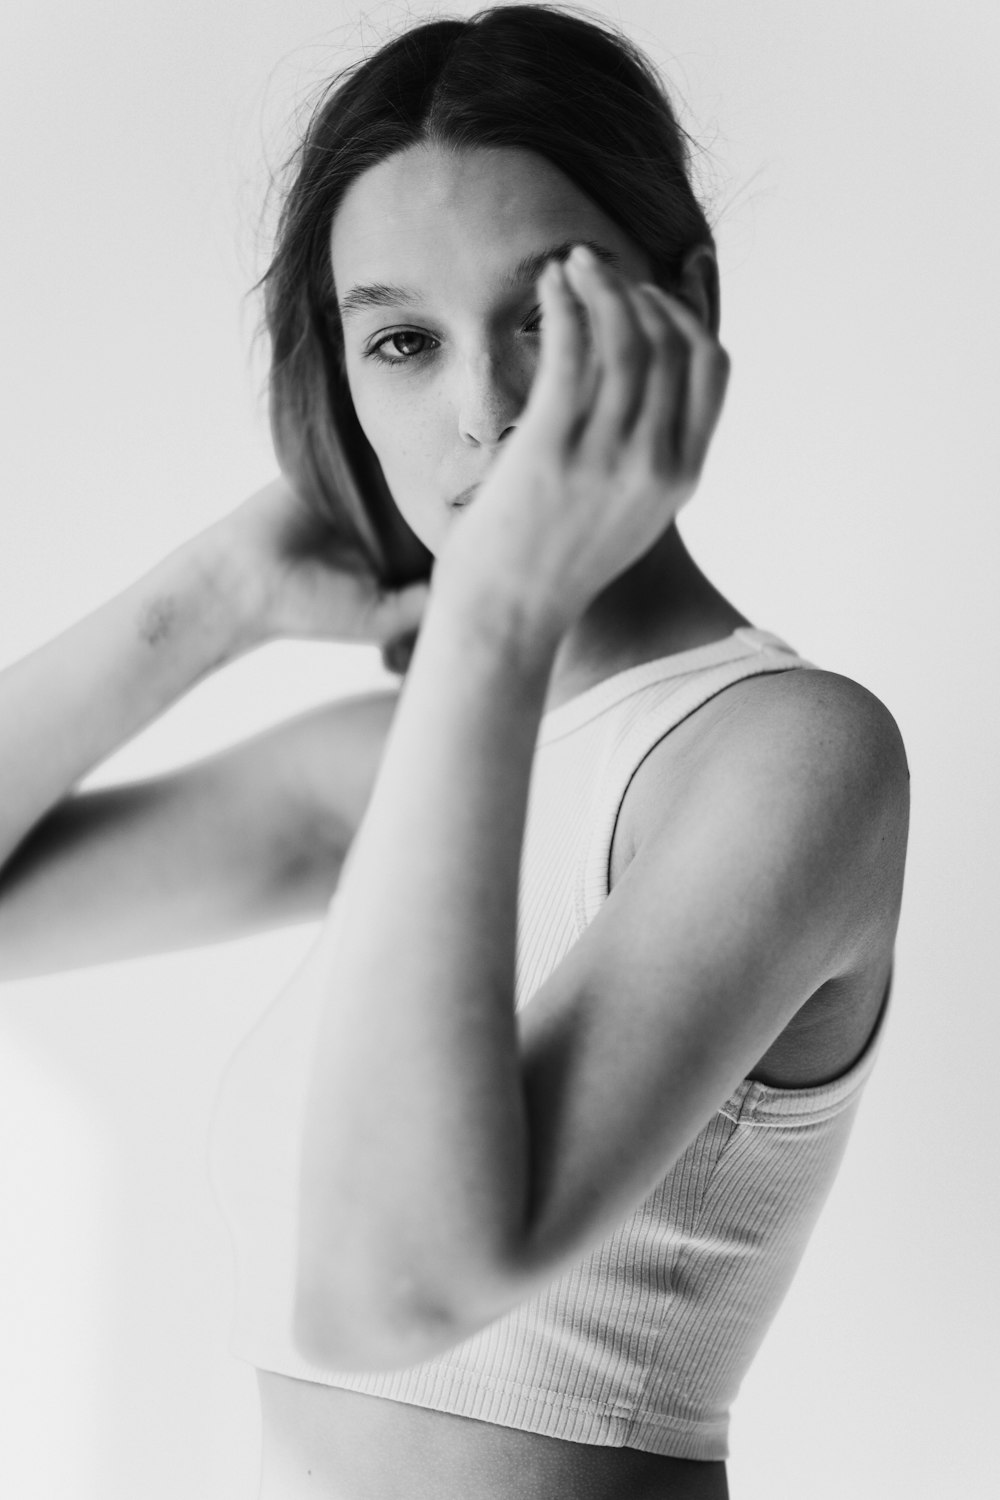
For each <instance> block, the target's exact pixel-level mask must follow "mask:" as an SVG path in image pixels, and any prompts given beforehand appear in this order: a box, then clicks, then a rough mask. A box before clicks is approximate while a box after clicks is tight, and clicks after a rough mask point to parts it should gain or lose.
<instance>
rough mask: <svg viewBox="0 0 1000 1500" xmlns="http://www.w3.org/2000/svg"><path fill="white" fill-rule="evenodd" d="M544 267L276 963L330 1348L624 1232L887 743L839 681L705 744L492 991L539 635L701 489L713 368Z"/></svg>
mask: <svg viewBox="0 0 1000 1500" xmlns="http://www.w3.org/2000/svg"><path fill="white" fill-rule="evenodd" d="M569 278H572V279H571V280H570V279H569ZM570 286H572V289H573V291H574V293H575V294H576V297H577V298H578V299H579V300H580V301H582V302H583V303H584V304H585V306H586V309H587V313H588V318H589V323H590V327H591V330H592V340H593V349H592V351H588V349H587V348H586V346H585V342H584V336H583V334H582V331H581V327H580V323H579V320H578V318H577V316H576V309H575V308H574V305H573V299H572V297H571V296H570ZM542 295H543V307H544V311H545V320H546V322H545V326H546V337H545V343H544V347H543V353H542V361H541V365H540V369H539V374H538V377H537V379H536V382H535V386H534V388H533V391H532V396H531V400H530V402H529V405H528V408H527V409H526V412H525V416H524V420H523V422H522V424H521V427H520V430H519V432H518V433H517V435H516V440H512V442H511V447H510V449H509V450H508V451H507V452H506V453H505V454H504V455H503V457H502V458H501V460H500V461H499V462H498V463H497V464H496V465H495V467H494V470H493V471H491V475H490V478H489V480H488V481H487V483H486V485H484V487H483V489H482V490H481V491H480V493H479V495H478V496H477V497H476V500H475V502H474V504H473V506H472V507H471V508H470V511H469V513H468V514H467V515H463V516H462V517H461V519H460V520H459V521H458V523H457V525H456V527H455V533H454V535H453V536H452V537H451V538H450V539H449V542H448V546H447V548H446V549H445V551H444V553H443V555H442V557H441V558H440V559H439V564H438V569H437V573H436V576H435V585H434V590H433V594H432V601H431V605H430V608H429V610H428V613H427V616H426V618H425V622H424V625H423V628H422V631H421V636H420V641H419V644H418V647H417V652H416V655H415V657H414V662H413V665H412V667H411V671H410V676H409V678H408V681H407V683H406V685H405V687H404V690H403V694H402V700H401V702H400V706H399V709H398V712H397V717H396V721H395V724H394V726H393V730H392V733H391V736H390V740H389V744H388V747H387V750H386V754H385V758H384V761H383V765H382V769H381V771H380V775H379V779H378V783H377V786H376V789H375V792H374V794H373V797H372V801H371V803H370V805H369V808H368V812H367V814H366V817H365V820H364V823H363V825H362V828H361V830H360V832H359V834H358V835H357V838H356V841H355V845H354V850H353V855H352V863H351V865H350V867H349V869H348V871H347V872H346V874H345V877H344V879H343V882H342V887H341V892H340V895H339V896H338V903H337V909H336V912H335V915H334V918H333V920H332V922H331V924H330V925H329V926H328V928H327V929H326V931H325V932H324V934H323V936H322V938H321V940H320V942H319V943H318V945H317V947H316V949H315V950H314V952H313V954H312V955H311V956H310V958H309V960H308V961H307V963H306V965H305V967H304V968H303V970H302V971H301V972H300V974H299V975H298V976H297V978H296V980H295V981H293V982H294V983H296V984H303V985H308V986H311V987H313V986H318V987H319V988H320V990H321V993H322V996H323V1019H322V1023H321V1029H320V1033H319V1037H318V1044H317V1050H316V1057H315V1064H314V1071H313V1078H312V1087H311V1094H310V1101H309V1107H308V1111H307V1117H306V1126H305V1141H304V1147H303V1175H302V1190H301V1214H300V1247H301V1248H300V1266H299V1273H300V1274H299V1285H298V1287H297V1336H298V1338H299V1341H300V1343H301V1345H302V1346H303V1348H304V1349H306V1350H307V1351H308V1352H309V1353H310V1354H311V1355H312V1356H313V1357H314V1358H316V1359H318V1360H319V1361H321V1362H322V1363H324V1364H326V1365H328V1366H331V1367H334V1368H342V1369H351V1368H356V1369H376V1368H391V1367H399V1366H406V1365H411V1364H414V1363H416V1362H418V1361H419V1360H421V1359H423V1358H427V1357H429V1356H431V1355H433V1354H436V1353H439V1352H441V1351H443V1350H444V1349H446V1348H448V1347H450V1346H452V1345H454V1344H455V1343H458V1342H459V1341H460V1340H461V1339H463V1338H465V1337H468V1336H469V1335H470V1334H472V1333H473V1332H475V1331H476V1330H477V1329H478V1328H480V1327H482V1326H483V1325H484V1324H486V1323H487V1322H489V1321H491V1320H492V1319H493V1318H496V1317H498V1316H500V1315H501V1314H502V1313H503V1312H505V1311H507V1310H509V1309H510V1308H511V1307H512V1306H513V1305H515V1304H516V1303H518V1302H519V1301H522V1300H524V1299H525V1298H526V1297H528V1296H530V1295H531V1294H532V1293H534V1292H535V1291H537V1290H539V1289H540V1288H541V1286H542V1285H543V1284H544V1283H545V1282H547V1281H549V1280H551V1279H552V1278H553V1277H554V1276H555V1275H557V1274H558V1273H559V1272H560V1271H561V1270H562V1269H564V1268H565V1267H566V1266H567V1265H568V1264H570V1263H572V1262H573V1261H574V1260H578V1259H580V1258H581V1257H582V1256H583V1255H585V1254H586V1253H587V1251H588V1250H590V1249H592V1248H593V1247H594V1246H596V1245H597V1244H598V1243H599V1242H600V1241H601V1240H602V1239H603V1238H605V1237H606V1236H607V1235H608V1234H609V1233H611V1232H612V1231H613V1230H614V1228H615V1227H616V1226H617V1224H618V1223H620V1222H621V1221H622V1220H623V1219H624V1217H625V1216H626V1215H627V1214H628V1212H629V1211H630V1210H631V1209H632V1208H634V1207H635V1206H636V1205H637V1204H638V1203H639V1202H640V1201H641V1199H642V1198H643V1197H644V1196H645V1195H646V1194H647V1193H648V1191H649V1190H650V1189H651V1188H652V1186H653V1185H654V1184H655V1182H656V1181H657V1180H658V1178H659V1177H661V1176H662V1175H663V1173H664V1172H665V1171H666V1170H667V1169H668V1167H669V1165H670V1162H671V1161H672V1160H674V1159H675V1158H676V1156H677V1155H678V1154H679V1153H680V1151H681V1150H682V1149H683V1148H684V1146H685V1145H686V1144H687V1142H688V1141H689V1140H690V1139H691V1138H692V1136H693V1135H694V1134H695V1133H696V1132H697V1130H698V1129H700V1128H701V1127H702V1125H703V1124H704V1123H705V1120H706V1119H707V1118H708V1117H709V1116H710V1114H711V1112H712V1110H713V1109H714V1108H716V1107H717V1105H718V1103H719V1102H720V1100H721V1099H723V1098H724V1097H726V1095H727V1094H728V1092H730V1091H731V1088H732V1087H733V1086H734V1085H735V1083H736V1082H737V1081H738V1080H739V1079H740V1078H741V1077H742V1076H743V1075H744V1074H745V1072H746V1071H748V1070H749V1068H750V1067H751V1066H752V1065H753V1063H754V1062H755V1061H756V1060H757V1058H758V1057H759V1056H760V1055H761V1053H762V1052H763V1051H764V1050H765V1048H766V1046H767V1044H768V1042H769V1041H770V1040H771V1039H773V1037H774V1036H775V1035H777V1033H778V1032H779V1031H780V1029H781V1028H782V1026H783V1024H784V1023H785V1022H786V1021H787V1020H788V1019H789V1017H790V1016H791V1014H792V1013H793V1012H794V1009H795V1008H796V1006H797V1005H798V1004H801V1003H802V1001H803V1000H804V999H805V998H806V997H807V996H808V994H810V993H811V992H812V991H813V990H814V989H815V988H816V987H817V986H818V984H819V983H822V982H823V980H824V978H826V977H828V976H829V974H830V972H833V971H835V969H836V966H837V964H838V963H839V962H840V961H842V959H843V950H844V941H845V933H846V932H847V930H848V928H849V927H850V924H851V918H852V916H854V917H856V915H857V913H856V912H853V911H852V913H847V912H846V911H845V907H846V906H847V905H851V904H852V903H851V902H845V901H844V899H843V896H842V892H843V888H844V882H845V879H847V877H850V879H851V880H853V881H854V883H855V886H856V887H858V888H860V885H861V881H860V880H859V879H858V878H857V872H858V869H859V868H860V866H861V865H862V864H863V861H864V859H865V857H866V856H867V855H868V854H870V853H872V852H873V851H872V846H871V838H872V837H873V836H877V833H876V834H874V835H873V830H875V829H876V828H877V825H878V824H879V817H880V816H881V814H880V812H879V809H880V807H881V805H882V803H884V802H885V800H886V798H885V794H884V788H881V787H880V785H879V776H878V774H877V765H876V763H877V762H878V760H879V756H880V755H881V754H882V747H881V745H880V744H876V747H875V750H874V751H873V753H871V754H868V753H862V754H857V753H855V752H853V751H852V750H851V748H850V746H851V744H853V743H854V742H855V740H856V738H857V736H856V734H855V732H854V731H855V729H856V727H857V726H856V725H854V724H847V726H846V730H845V728H844V714H843V712H842V711H839V710H837V709H836V708H834V709H832V710H831V711H829V712H827V713H826V714H825V717H824V713H823V712H821V711H817V712H816V713H810V714H806V715H802V714H797V713H796V714H792V715H791V716H790V721H789V725H788V726H786V727H787V728H789V729H792V728H794V725H795V724H796V723H798V724H800V725H803V726H804V727H803V728H801V729H799V730H798V731H796V732H795V733H787V734H784V735H782V734H781V733H780V731H779V732H778V733H777V735H775V734H766V733H764V732H763V731H762V733H761V736H760V746H759V753H757V754H755V755H751V756H749V757H741V758H740V761H739V763H733V764H730V763H728V762H729V760H730V759H731V757H727V756H726V755H724V754H723V755H721V756H719V757H717V758H713V764H712V767H711V768H710V769H707V770H706V771H705V772H704V773H702V774H701V775H700V777H699V785H697V786H693V787H692V789H691V796H690V797H688V798H686V799H685V803H684V805H685V808H687V809H689V810H688V811H687V812H685V813H684V815H683V817H681V818H680V820H678V819H677V817H676V816H675V817H674V818H673V819H672V820H671V821H670V824H669V828H668V827H667V826H666V824H665V825H664V827H663V828H662V829H661V828H657V829H654V830H652V831H651V834H650V837H649V838H647V839H646V840H645V841H644V844H643V849H642V851H641V853H640V855H638V856H637V857H636V858H635V859H634V860H633V862H632V864H631V865H630V867H629V869H628V870H627V872H626V874H625V875H624V876H623V878H622V879H621V880H620V881H619V882H618V884H617V885H616V888H615V891H614V893H613V894H612V896H611V897H610V898H609V900H608V901H607V902H606V903H605V906H604V907H603V908H602V911H601V913H600V914H599V916H598V917H597V918H596V919H595V921H594V922H593V923H592V924H591V926H590V927H589V928H588V930H587V932H586V933H585V934H584V936H583V938H582V939H581V940H580V942H579V943H578V944H577V945H576V947H575V948H574V949H573V950H572V951H571V952H570V954H569V955H568V956H567V958H566V959H565V960H564V961H563V962H562V963H561V964H560V965H559V966H558V968H557V969H556V971H555V972H554V973H553V974H552V975H551V976H550V978H549V980H548V981H547V982H546V983H545V985H544V986H543V987H542V989H541V990H540V991H539V992H538V994H537V995H535V996H534V997H533V999H532V1002H531V1004H530V1005H529V1006H528V1007H527V1008H526V1009H525V1011H524V1012H523V1013H522V1014H521V1016H519V1017H516V1016H515V1012H514V999H513V995H514V964H515V937H516V920H517V887H518V872H519V863H520V852H521V841H522V834H523V826H524V816H525V808H526V801H527V789H528V783H529V778H530V771H531V763H532V757H533V753H534V747H535V739H536V735H537V729H538V722H539V718H540V715H541V712H542V707H543V704H544V700H545V694H546V689H547V684H548V679H549V674H550V671H551V667H552V663H553V660H554V657H555V653H556V650H557V647H558V644H559V641H560V639H561V638H562V635H563V633H564V631H565V630H566V629H567V628H568V625H569V624H570V623H571V622H572V620H573V619H575V618H576V617H577V616H578V615H579V614H580V613H581V612H582V610H583V608H585V607H586V605H587V603H589V601H590V599H591V598H593V597H594V596H595V595H596V594H597V593H598V592H599V590H600V589H601V588H602V587H603V586H604V585H605V584H606V583H607V582H609V581H610V580H611V578H613V577H615V576H617V574H618V573H620V572H621V571H623V569H624V568H625V567H627V566H628V565H629V564H630V563H631V562H632V561H634V560H635V559H637V558H638V557H639V556H641V555H642V554H643V552H645V551H646V549H647V548H648V547H649V546H650V545H651V543H652V542H653V540H655V537H656V536H657V535H658V534H659V532H660V531H662V530H663V529H664V528H665V527H666V525H667V524H669V522H670V520H672V519H673V516H674V515H675V514H676V511H677V510H678V509H679V507H680V505H681V503H682V502H683V500H684V499H686V498H687V496H688V495H689V494H690V493H691V491H692V490H693V488H694V486H695V484H696V482H697V477H698V473H699V470H700V466H701V462H702V460H703V457H704V453H705V450H706V448H707V444H708V441H709V438H710V435H711V430H712V427H713V426H714V422H715V418H716V415H717V413H718V409H719V406H720V405H721V400H722V392H723V389H724V384H725V364H724V356H722V357H721V358H720V355H721V351H719V350H718V346H717V345H715V344H714V341H713V340H710V339H709V338H708V336H707V335H705V334H704V333H703V331H702V330H701V329H700V327H699V325H697V324H696V322H695V320H694V319H693V318H689V317H688V315H687V314H686V313H685V312H684V310H683V309H682V308H678V307H677V306H675V305H673V304H670V303H667V302H665V301H664V300H663V298H662V297H661V296H659V295H658V294H654V293H652V292H650V293H640V292H638V291H636V290H635V289H630V288H625V287H624V286H623V285H621V284H620V283H617V282H616V281H615V280H614V279H613V278H612V277H610V276H609V275H608V273H607V272H605V271H604V270H602V269H600V268H599V267H597V266H596V265H593V264H589V265H588V264H587V263H586V261H585V260H584V261H583V262H582V263H581V262H580V261H578V262H577V264H576V265H575V266H574V265H572V264H571V266H570V268H569V271H568V275H567V272H566V271H564V270H561V269H558V268H550V270H549V272H548V273H547V275H546V277H545V278H544V285H543V289H542ZM609 496H611V497H613V502H611V503H609ZM794 675H796V676H798V675H800V674H794ZM802 675H805V674H802ZM847 717H848V718H850V715H848V716H847ZM817 735H818V736H819V737H820V738H821V739H822V740H823V741H824V756H823V757H817V756H816V755H815V754H814V753H813V752H814V751H815V748H816V745H815V743H814V742H815V739H816V736H817ZM831 736H832V738H833V740H835V741H836V742H837V743H836V744H835V745H834V746H833V751H832V753H830V743H829V742H830V740H831ZM863 738H864V736H863ZM878 739H879V737H878V735H877V734H876V735H873V734H870V733H869V734H868V735H867V741H872V740H874V741H878ZM775 741H777V745H776V744H775ZM867 741H866V742H867ZM786 742H787V743H786ZM782 745H785V749H784V750H783V751H782V753H776V750H777V749H778V748H780V746H782ZM838 746H839V747H840V750H838ZM883 759H884V756H883ZM744 762H746V763H744ZM817 762H818V763H819V764H820V766H821V767H825V768H826V769H825V770H820V771H816V770H814V763H817ZM796 777H797V778H798V779H797V781H796ZM817 778H818V782H819V783H821V784H818V782H817ZM790 784H791V785H792V791H791V793H790V790H789V787H790ZM883 832H884V826H883ZM853 899H854V898H852V901H853Z"/></svg>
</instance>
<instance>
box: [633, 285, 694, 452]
mask: <svg viewBox="0 0 1000 1500" xmlns="http://www.w3.org/2000/svg"><path fill="white" fill-rule="evenodd" d="M648 292H649V288H648V287H646V286H641V287H634V288H633V289H632V291H631V296H632V300H633V304H634V306H635V310H636V316H637V317H638V319H639V321H640V323H641V324H642V326H643V329H644V331H645V334H646V337H647V339H648V341H649V346H650V350H651V358H650V362H649V369H648V372H647V375H646V384H645V388H644V390H643V393H642V403H641V405H640V408H639V410H638V412H637V413H636V420H635V424H634V426H633V428H632V432H631V434H630V436H631V438H632V440H633V441H634V442H636V443H638V444H639V445H640V446H645V447H646V448H647V450H648V452H649V454H650V458H651V462H652V466H653V468H654V469H655V470H656V471H657V472H660V473H663V474H667V473H670V472H673V471H674V470H675V469H676V468H678V467H679V465H680V462H681V457H682V451H683V439H684V430H685V425H686V405H687V399H688V378H689V371H690V364H691V346H690V343H689V342H688V339H687V337H686V335H685V333H684V332H683V331H682V329H681V328H679V327H678V325H677V324H676V323H675V322H674V321H673V320H672V319H671V318H670V317H669V316H668V314H667V312H666V310H665V309H664V308H663V307H662V306H661V305H660V304H659V303H658V302H656V301H654V300H653V299H652V298H651V297H650V296H649V295H648Z"/></svg>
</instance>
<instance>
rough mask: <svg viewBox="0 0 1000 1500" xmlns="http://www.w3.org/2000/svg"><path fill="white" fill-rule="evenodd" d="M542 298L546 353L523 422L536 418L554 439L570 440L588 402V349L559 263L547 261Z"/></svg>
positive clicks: (540, 289) (540, 287)
mask: <svg viewBox="0 0 1000 1500" xmlns="http://www.w3.org/2000/svg"><path fill="white" fill-rule="evenodd" d="M538 295H539V300H540V302H541V308H542V350H541V354H540V356H539V361H538V372H537V374H536V376H535V380H534V384H533V385H532V388H531V396H530V399H529V401H528V406H527V408H526V410H525V422H527V421H528V420H530V419H531V418H533V417H534V416H535V415H536V414H537V416H538V418H539V419H540V420H541V421H542V422H544V424H545V426H546V429H547V431H548V432H549V433H550V434H551V435H552V436H554V437H556V438H557V439H558V438H560V437H563V438H569V437H570V436H571V435H572V433H573V432H574V430H575V429H576V427H577V425H578V421H579V415H580V409H581V405H582V404H583V402H584V399H585V397H584V378H585V377H584V372H585V368H586V364H587V347H586V338H585V335H584V330H583V327H582V325H581V321H580V312H579V308H578V306H577V304H576V302H575V300H574V298H573V294H572V292H571V291H570V288H569V285H568V283H567V280H566V275H565V272H564V270H563V267H562V266H561V265H560V264H559V262H558V261H549V263H548V265H547V266H546V267H545V270H544V271H543V272H542V274H541V276H540V277H539V279H538Z"/></svg>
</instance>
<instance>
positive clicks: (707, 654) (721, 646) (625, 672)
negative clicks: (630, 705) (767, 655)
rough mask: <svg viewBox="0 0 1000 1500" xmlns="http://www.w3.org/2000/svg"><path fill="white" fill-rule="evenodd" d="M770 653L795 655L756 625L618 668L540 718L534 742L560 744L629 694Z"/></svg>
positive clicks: (741, 626)
mask: <svg viewBox="0 0 1000 1500" xmlns="http://www.w3.org/2000/svg"><path fill="white" fill-rule="evenodd" d="M766 650H774V651H781V652H784V653H786V654H788V655H791V656H794V655H795V654H796V653H795V651H794V650H793V648H792V647H791V646H789V645H788V643H787V641H783V640H782V639H781V637H780V636H777V635H774V634H773V633H772V632H771V631H769V630H759V629H758V628H757V627H756V626H755V625H738V626H737V627H736V629H735V630H733V631H732V632H731V633H730V634H729V635H726V636H722V637H721V638H720V639H719V640H717V641H709V642H708V643H707V644H706V645H704V646H690V647H688V649H687V650H685V651H673V652H671V653H670V655H669V656H657V657H654V658H652V659H651V660H650V661H643V662H638V663H637V664H636V665H635V666H633V667H623V668H622V670H621V671H620V672H612V673H611V674H610V676H608V677H602V678H601V680H600V682H595V683H593V684H592V686H591V687H588V688H584V689H583V690H582V692H579V693H575V694H574V695H573V697H572V698H567V699H566V701H565V702H564V703H558V704H556V705H555V707H554V708H550V709H547V710H546V711H545V713H543V715H542V718H541V723H540V726H539V742H540V743H544V742H545V741H548V740H553V739H559V738H561V737H562V736H563V735H564V734H569V733H571V732H572V731H573V730H575V729H578V728H579V727H580V726H581V725H582V724H586V723H587V722H588V721H589V720H591V719H594V718H596V717H597V716H598V714H602V713H605V712H606V711H607V710H608V709H609V708H613V707H614V706H615V704H617V703H620V702H621V701H622V700H623V699H624V698H627V697H629V696H630V695H631V694H632V693H638V692H641V691H642V689H643V688H646V687H650V686H651V685H652V684H653V683H658V682H663V681H665V680H666V679H667V678H670V677H680V676H683V675H684V674H686V673H689V672H699V671H704V670H705V669H706V668H709V667H717V666H721V665H722V664H723V663H725V662H727V661H734V660H736V659H738V658H739V657H741V656H750V655H753V654H754V653H755V652H758V651H766Z"/></svg>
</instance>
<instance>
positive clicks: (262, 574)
mask: <svg viewBox="0 0 1000 1500" xmlns="http://www.w3.org/2000/svg"><path fill="white" fill-rule="evenodd" d="M219 527H220V528H221V530H222V533H223V537H224V542H225V546H226V550H227V552H228V555H229V556H230V558H231V560H232V563H233V565H234V566H235V568H236V569H237V571H238V574H239V579H240V587H241V589H242V590H243V591H244V595H245V597H246V599H247V601H248V602H247V609H248V612H249V614H250V616H251V617H252V619H253V620H254V621H255V628H256V630H258V631H259V638H260V639H261V640H268V639H276V638H279V637H288V636H295V637H302V638H313V639H322V640H335V641H345V642H353V641H356V642H372V643H374V644H376V645H379V646H381V647H382V648H383V655H385V656H386V659H387V662H391V661H392V657H393V651H394V648H395V647H396V644H397V643H398V642H400V641H405V640H406V639H407V638H408V637H411V636H412V635H413V633H414V632H415V631H416V629H417V627H418V626H419V624H420V620H421V617H422V615H423V611H424V606H425V604H426V601H427V585H426V584H423V583H415V584H410V585H409V586H408V587H406V588H402V589H386V588H383V587H381V586H380V585H379V583H378V581H377V580H376V579H375V578H374V577H373V576H372V573H371V571H370V570H369V569H368V568H367V566H366V565H365V562H364V560H363V559H362V558H361V557H360V555H357V556H354V555H348V554H346V553H345V552H344V550H343V546H342V544H339V543H338V541H337V539H336V538H335V536H334V534H333V532H332V531H331V529H330V527H329V526H328V525H327V524H326V522H324V521H323V519H322V518H321V517H319V516H317V515H316V513H315V512H314V511H313V510H312V509H311V508H310V507H309V506H308V505H307V504H306V503H305V502H304V501H303V500H301V499H300V498H299V496H298V495H297V494H296V493H295V492H294V490H293V489H292V488H291V487H290V485H289V484H288V483H287V482H286V481H285V480H284V479H276V480H273V481H272V482H271V483H270V484H267V485H265V486H264V487H263V489H260V490H258V491H256V493H255V494H253V495H251V496H250V497H249V499H247V500H245V501H244V502H243V504H242V505H240V506H239V507H238V508H237V509H236V510H235V511H234V512H232V514H231V515H229V516H227V517H225V518H224V520H223V521H221V522H220V523H219Z"/></svg>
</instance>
